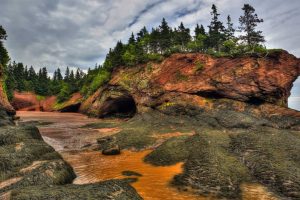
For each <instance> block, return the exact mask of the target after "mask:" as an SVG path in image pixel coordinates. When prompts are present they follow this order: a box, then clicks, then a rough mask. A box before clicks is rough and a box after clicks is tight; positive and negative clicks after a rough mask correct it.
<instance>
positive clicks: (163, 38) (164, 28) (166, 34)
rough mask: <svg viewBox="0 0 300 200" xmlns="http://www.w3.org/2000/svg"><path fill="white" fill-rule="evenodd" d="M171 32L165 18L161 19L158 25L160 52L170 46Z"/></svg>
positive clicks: (163, 51)
mask: <svg viewBox="0 0 300 200" xmlns="http://www.w3.org/2000/svg"><path fill="white" fill-rule="evenodd" d="M171 34H172V29H171V28H170V27H169V25H168V23H167V21H166V19H165V18H163V19H162V22H161V25H160V26H159V39H158V42H159V47H160V51H161V53H165V52H166V51H167V50H168V49H170V47H171Z"/></svg>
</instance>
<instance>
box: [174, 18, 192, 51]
mask: <svg viewBox="0 0 300 200" xmlns="http://www.w3.org/2000/svg"><path fill="white" fill-rule="evenodd" d="M174 36H175V45H180V46H181V51H184V50H185V48H186V46H187V44H188V43H189V41H190V40H191V35H190V29H188V28H185V27H184V25H183V23H182V22H181V23H180V25H179V26H178V29H177V30H176V29H175V31H174Z"/></svg>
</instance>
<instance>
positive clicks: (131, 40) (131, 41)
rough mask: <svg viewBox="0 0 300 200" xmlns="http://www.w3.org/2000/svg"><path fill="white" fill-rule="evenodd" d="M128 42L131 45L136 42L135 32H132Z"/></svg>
mask: <svg viewBox="0 0 300 200" xmlns="http://www.w3.org/2000/svg"><path fill="white" fill-rule="evenodd" d="M128 44H129V45H130V44H132V45H134V44H135V37H134V34H133V33H131V36H130V38H129V40H128Z"/></svg>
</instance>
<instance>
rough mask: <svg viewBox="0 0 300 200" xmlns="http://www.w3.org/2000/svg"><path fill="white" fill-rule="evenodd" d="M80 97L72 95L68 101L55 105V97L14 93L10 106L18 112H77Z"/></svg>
mask: <svg viewBox="0 0 300 200" xmlns="http://www.w3.org/2000/svg"><path fill="white" fill-rule="evenodd" d="M81 100H82V96H81V95H80V94H79V93H74V94H73V95H72V96H71V98H70V99H69V100H67V101H66V102H62V103H57V97H56V96H47V97H44V96H39V95H36V94H34V93H32V92H17V91H15V92H14V98H13V99H12V102H11V104H12V106H13V107H14V108H15V109H16V110H19V111H45V112H53V111H59V112H77V111H78V109H79V107H80V105H81Z"/></svg>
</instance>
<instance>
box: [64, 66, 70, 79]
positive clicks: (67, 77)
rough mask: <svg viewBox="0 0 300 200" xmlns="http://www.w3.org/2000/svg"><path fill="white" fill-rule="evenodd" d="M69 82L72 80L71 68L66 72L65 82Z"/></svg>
mask: <svg viewBox="0 0 300 200" xmlns="http://www.w3.org/2000/svg"><path fill="white" fill-rule="evenodd" d="M69 80H70V69H69V67H67V69H66V71H65V77H64V81H66V82H68V81H69Z"/></svg>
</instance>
